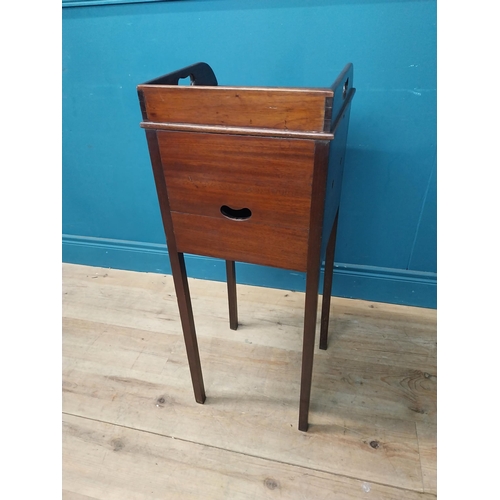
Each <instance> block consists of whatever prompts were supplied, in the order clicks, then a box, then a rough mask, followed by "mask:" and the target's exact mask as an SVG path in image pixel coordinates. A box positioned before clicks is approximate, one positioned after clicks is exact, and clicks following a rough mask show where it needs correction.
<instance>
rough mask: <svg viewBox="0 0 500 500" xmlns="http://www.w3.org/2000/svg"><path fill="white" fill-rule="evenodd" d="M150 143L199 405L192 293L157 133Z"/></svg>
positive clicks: (200, 385) (200, 388)
mask: <svg viewBox="0 0 500 500" xmlns="http://www.w3.org/2000/svg"><path fill="white" fill-rule="evenodd" d="M146 138H147V141H148V147H149V155H150V158H151V164H152V166H153V175H154V179H155V183H156V190H157V193H158V201H159V204H160V212H161V216H162V220H163V228H164V230H165V235H166V237H167V248H168V255H169V257H170V265H171V267H172V276H173V278H174V285H175V294H176V296H177V304H178V306H179V313H180V317H181V324H182V332H183V335H184V343H185V345H186V352H187V357H188V363H189V371H190V373H191V381H192V383H193V391H194V397H195V400H196V402H198V403H204V402H205V398H206V396H205V386H204V384H203V375H202V372H201V362H200V354H199V350H198V341H197V339H196V330H195V326H194V318H193V308H192V306H191V296H190V294H189V285H188V281H187V274H186V265H185V262H184V255H183V254H182V253H179V252H178V251H177V245H176V242H175V236H174V232H173V225H172V218H171V215H170V207H169V203H168V196H167V187H166V185H165V177H164V175H163V168H162V165H161V158H160V151H159V148H158V140H157V137H156V132H154V131H151V130H148V131H147V132H146Z"/></svg>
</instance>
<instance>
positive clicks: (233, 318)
mask: <svg viewBox="0 0 500 500" xmlns="http://www.w3.org/2000/svg"><path fill="white" fill-rule="evenodd" d="M226 277H227V300H228V303H229V328H231V330H237V329H238V305H237V302H236V267H235V264H234V260H226Z"/></svg>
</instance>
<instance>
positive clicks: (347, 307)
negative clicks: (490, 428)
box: [63, 264, 436, 500]
mask: <svg viewBox="0 0 500 500" xmlns="http://www.w3.org/2000/svg"><path fill="white" fill-rule="evenodd" d="M188 272H189V269H188ZM190 286H191V292H192V298H193V310H194V315H195V322H196V326H197V332H198V338H199V347H200V356H201V363H202V367H203V371H204V379H205V387H206V392H207V401H206V403H205V404H204V405H199V404H197V403H196V402H195V401H194V396H193V392H192V388H191V382H190V377H189V370H188V365H187V359H186V353H185V348H184V343H183V339H182V333H181V327H180V321H179V316H178V311H177V303H176V299H175V293H174V287H173V282H172V278H171V276H165V275H160V274H150V273H134V272H128V271H117V270H111V269H103V268H93V267H86V266H77V265H70V264H64V265H63V498H64V499H67V500H69V499H74V500H77V499H78V500H83V499H85V500H89V499H102V500H112V499H119V500H126V499H177V498H179V499H191V498H192V499H198V498H199V499H231V500H233V499H266V498H282V499H284V498H286V499H330V498H336V499H337V498H338V499H346V500H351V499H361V498H363V499H364V498H371V499H391V500H392V499H394V500H401V499H405V500H406V499H408V500H412V499H417V498H418V499H431V498H435V496H436V311H434V310H430V309H421V308H413V307H405V306H395V305H390V304H380V303H372V302H366V301H359V300H348V299H340V298H335V297H334V298H332V315H331V326H330V341H329V347H328V350H327V351H321V350H319V349H316V353H315V361H314V374H313V385H312V394H311V410H310V417H309V421H310V427H309V431H308V432H307V433H303V432H300V431H298V430H297V420H298V401H299V381H300V360H301V348H302V320H303V307H304V294H303V293H296V292H290V291H284V290H274V289H267V288H260V287H251V286H243V285H239V286H238V306H239V320H240V326H239V328H238V330H237V331H233V330H230V329H229V323H228V311H227V300H226V287H225V284H224V283H216V282H210V281H202V280H194V279H190ZM320 302H321V301H320ZM318 320H319V316H318Z"/></svg>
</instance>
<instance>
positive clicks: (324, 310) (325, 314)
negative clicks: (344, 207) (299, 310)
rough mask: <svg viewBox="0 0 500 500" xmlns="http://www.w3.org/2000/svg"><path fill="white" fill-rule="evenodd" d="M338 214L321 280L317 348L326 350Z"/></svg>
mask: <svg viewBox="0 0 500 500" xmlns="http://www.w3.org/2000/svg"><path fill="white" fill-rule="evenodd" d="M338 220H339V212H338V210H337V215H336V216H335V221H334V223H333V228H332V232H331V233H330V238H329V239H328V245H327V247H326V256H325V276H324V280H323V303H322V306H321V330H320V334H319V348H320V349H326V348H327V346H328V324H329V321H330V300H331V296H332V281H333V261H334V257H335V242H336V240H337V222H338Z"/></svg>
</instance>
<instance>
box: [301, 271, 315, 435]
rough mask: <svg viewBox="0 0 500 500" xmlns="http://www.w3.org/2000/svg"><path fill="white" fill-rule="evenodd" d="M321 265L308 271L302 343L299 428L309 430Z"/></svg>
mask: <svg viewBox="0 0 500 500" xmlns="http://www.w3.org/2000/svg"><path fill="white" fill-rule="evenodd" d="M318 286H319V266H317V267H316V269H314V270H313V271H309V272H308V273H307V278H306V305H305V313H304V339H303V344H302V375H301V380H300V406H299V430H300V431H304V432H305V431H307V428H308V426H309V424H308V417H309V402H310V399H311V381H312V369H313V357H314V337H315V334H316V312H317V307H318Z"/></svg>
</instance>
